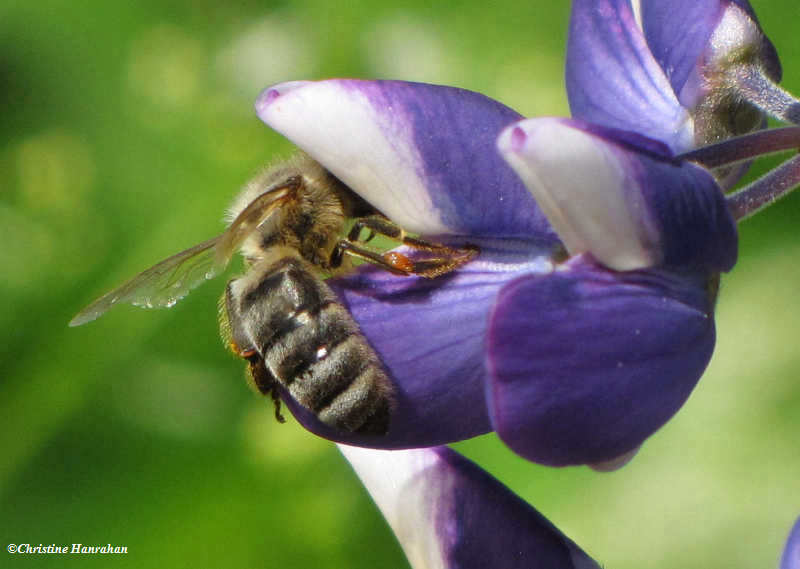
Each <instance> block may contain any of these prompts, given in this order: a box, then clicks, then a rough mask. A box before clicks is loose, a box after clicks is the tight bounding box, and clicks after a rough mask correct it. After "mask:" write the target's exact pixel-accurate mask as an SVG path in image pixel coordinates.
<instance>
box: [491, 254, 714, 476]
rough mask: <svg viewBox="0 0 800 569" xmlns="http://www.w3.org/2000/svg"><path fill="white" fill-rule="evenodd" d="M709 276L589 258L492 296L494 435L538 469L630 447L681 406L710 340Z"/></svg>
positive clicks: (602, 457) (595, 459)
mask: <svg viewBox="0 0 800 569" xmlns="http://www.w3.org/2000/svg"><path fill="white" fill-rule="evenodd" d="M712 288H713V287H712V283H711V282H707V281H706V280H705V279H702V278H699V277H694V278H693V277H689V276H687V275H683V276H677V275H672V274H669V273H666V272H659V271H639V272H631V273H615V272H612V271H608V270H606V269H604V268H602V267H600V266H598V265H596V264H594V263H592V262H591V260H589V259H580V258H579V259H574V260H572V261H571V262H570V263H569V264H568V265H567V266H566V267H565V270H562V271H557V272H555V273H553V274H552V275H546V276H525V277H522V278H520V279H518V280H516V281H514V282H513V283H511V284H509V285H508V286H507V287H506V288H505V289H503V291H501V293H500V294H499V296H498V301H497V305H496V307H495V309H494V311H493V313H492V316H491V321H490V327H489V336H488V353H489V373H490V376H491V378H492V379H491V385H490V387H489V395H488V399H489V400H490V408H491V413H492V420H493V422H494V426H495V429H496V430H497V433H498V434H499V436H500V437H501V438H502V439H503V440H504V441H505V442H506V444H508V445H509V446H510V447H511V448H512V449H514V450H515V451H516V452H517V453H519V454H520V455H522V456H524V457H526V458H528V459H530V460H533V461H535V462H539V463H543V464H549V465H567V464H584V463H603V462H606V461H609V460H613V459H617V458H619V457H621V456H622V455H624V454H625V453H627V452H629V451H631V450H633V449H635V448H636V447H637V446H638V445H640V444H642V442H643V441H644V440H645V439H646V438H647V437H649V436H650V435H651V434H653V432H655V431H656V430H657V429H658V428H659V427H661V425H663V424H664V423H665V422H666V421H667V420H668V419H669V418H670V417H671V416H672V415H673V414H675V412H676V411H677V410H678V409H679V408H680V407H681V405H683V403H684V402H685V401H686V398H687V397H688V396H689V394H690V393H691V391H692V389H693V388H694V386H695V384H696V383H697V380H698V379H699V378H700V375H701V374H702V372H703V370H704V369H705V367H706V365H707V364H708V360H709V358H710V357H711V353H712V350H713V347H714V337H715V334H714V320H713V315H712V306H713V301H712V299H711V296H712V294H711V293H709V289H712Z"/></svg>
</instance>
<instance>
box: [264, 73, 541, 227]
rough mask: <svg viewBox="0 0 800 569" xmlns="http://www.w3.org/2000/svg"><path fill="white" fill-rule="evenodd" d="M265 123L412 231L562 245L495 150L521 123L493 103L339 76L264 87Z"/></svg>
mask: <svg viewBox="0 0 800 569" xmlns="http://www.w3.org/2000/svg"><path fill="white" fill-rule="evenodd" d="M256 109H257V111H258V115H259V117H261V119H262V120H263V121H264V122H266V123H267V124H268V125H270V126H271V127H272V128H274V129H275V130H277V131H278V132H280V133H282V134H284V135H285V136H286V137H287V138H289V139H290V140H291V141H292V142H294V143H295V144H297V146H299V147H300V148H301V149H303V150H304V151H306V152H307V153H308V154H310V155H311V156H312V157H313V158H315V159H316V160H317V161H319V162H320V163H321V164H322V165H323V166H325V167H326V168H327V169H329V170H330V171H331V172H333V173H334V174H335V175H336V176H337V177H338V178H340V179H341V180H342V181H343V182H344V183H345V184H347V185H348V186H349V187H350V188H352V189H353V190H354V191H355V192H356V193H358V194H359V195H361V196H362V197H363V198H364V199H366V200H367V201H368V202H369V203H371V204H372V205H373V206H375V207H376V208H378V209H379V210H380V211H382V212H383V213H384V214H385V215H387V216H388V217H389V218H390V219H392V220H393V221H395V222H396V223H398V224H399V225H400V226H402V227H404V228H405V229H407V230H409V231H412V232H416V233H421V234H428V235H432V234H469V235H473V236H482V235H485V236H492V237H497V236H511V237H524V238H534V239H540V240H543V241H549V242H555V235H554V234H553V232H552V230H551V229H550V227H549V225H548V224H547V221H546V219H545V218H544V216H543V215H542V213H541V211H540V210H539V209H538V207H537V205H536V203H535V202H534V200H533V199H532V198H531V196H530V194H529V193H528V192H527V191H526V190H525V188H524V186H523V185H522V183H521V182H520V181H519V179H518V178H517V177H516V175H515V174H514V172H513V171H512V170H511V169H510V168H509V167H508V166H507V165H506V164H505V162H503V160H502V159H501V158H500V157H499V156H498V155H497V152H496V150H495V145H494V144H495V140H496V138H497V135H498V134H499V133H500V131H501V130H502V129H503V128H504V127H505V126H507V125H509V124H510V123H512V122H514V121H516V120H519V119H520V118H521V117H520V115H519V114H517V113H516V112H514V111H512V110H511V109H509V108H508V107H505V106H503V105H501V104H500V103H498V102H497V101H494V100H492V99H489V98H488V97H486V96H484V95H481V94H478V93H473V92H471V91H466V90H463V89H457V88H454V87H442V86H437V85H427V84H422V83H407V82H403V81H359V80H352V79H333V80H328V81H319V82H293V83H283V84H280V85H276V86H274V87H270V88H268V89H266V90H265V91H264V92H263V93H262V94H261V96H260V97H259V99H258V101H257V102H256Z"/></svg>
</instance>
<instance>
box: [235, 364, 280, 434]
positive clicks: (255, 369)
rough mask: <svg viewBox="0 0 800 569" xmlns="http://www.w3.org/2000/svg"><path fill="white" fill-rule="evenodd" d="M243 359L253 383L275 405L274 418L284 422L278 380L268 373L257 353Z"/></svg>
mask: <svg viewBox="0 0 800 569" xmlns="http://www.w3.org/2000/svg"><path fill="white" fill-rule="evenodd" d="M245 359H246V360H247V363H248V371H249V372H250V377H252V378H253V384H254V385H255V386H256V388H257V389H258V390H259V391H260V392H261V393H263V394H264V395H269V396H270V398H271V399H272V404H273V405H274V406H275V420H276V421H278V422H279V423H285V422H286V419H285V418H284V417H283V415H281V397H280V394H279V393H278V389H277V386H278V382H277V380H276V379H275V376H273V375H272V373H270V371H269V370H268V369H267V367H266V366H265V365H264V360H262V359H261V356H259V355H258V354H256V353H253V354H250V355H248V356H246V357H245Z"/></svg>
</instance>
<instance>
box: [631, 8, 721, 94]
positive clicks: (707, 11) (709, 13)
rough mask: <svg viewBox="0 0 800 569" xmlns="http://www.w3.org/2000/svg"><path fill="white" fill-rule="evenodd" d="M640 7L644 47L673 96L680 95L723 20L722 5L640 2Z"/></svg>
mask: <svg viewBox="0 0 800 569" xmlns="http://www.w3.org/2000/svg"><path fill="white" fill-rule="evenodd" d="M641 6H642V27H643V28H644V34H645V36H646V38H647V43H648V45H649V46H650V49H651V51H652V53H653V56H654V57H655V59H656V61H658V63H659V65H660V66H661V68H662V69H663V70H664V71H665V73H666V75H667V77H668V78H669V82H670V84H671V85H672V89H673V92H675V93H680V92H681V89H683V86H684V84H685V83H686V80H687V78H688V77H689V74H690V73H691V71H692V70H693V69H694V67H695V65H697V63H698V60H699V59H700V56H701V55H702V54H703V52H704V51H705V49H706V47H707V45H708V39H709V38H710V37H711V34H712V33H713V32H714V29H715V28H716V27H717V24H718V23H719V20H720V18H721V17H722V12H723V9H724V6H723V3H722V2H721V1H720V0H706V1H703V2H698V1H697V0H672V1H670V2H664V1H663V0H641ZM676 38H680V40H679V41H676Z"/></svg>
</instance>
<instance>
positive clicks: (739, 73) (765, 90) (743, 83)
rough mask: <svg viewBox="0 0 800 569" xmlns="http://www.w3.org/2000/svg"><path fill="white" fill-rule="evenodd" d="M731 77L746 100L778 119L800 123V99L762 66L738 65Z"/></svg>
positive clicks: (735, 86)
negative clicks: (768, 74) (770, 75)
mask: <svg viewBox="0 0 800 569" xmlns="http://www.w3.org/2000/svg"><path fill="white" fill-rule="evenodd" d="M731 79H732V83H733V86H734V88H735V89H736V91H737V92H738V93H739V94H740V95H741V96H742V97H744V99H745V100H747V101H749V102H750V103H752V104H753V105H755V106H756V107H758V108H759V109H761V110H762V111H764V112H766V113H768V114H770V115H772V116H773V117H775V118H776V119H778V120H781V121H784V122H788V123H793V124H800V101H798V100H797V99H796V98H795V97H794V96H792V94H791V93H789V92H788V91H786V90H785V89H782V88H781V87H779V86H778V85H777V84H776V83H775V82H774V81H772V79H770V78H769V77H768V76H767V75H766V74H765V73H764V70H763V69H762V68H761V67H760V66H758V65H741V66H737V67H736V68H735V71H734V73H733V74H732V77H731Z"/></svg>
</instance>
